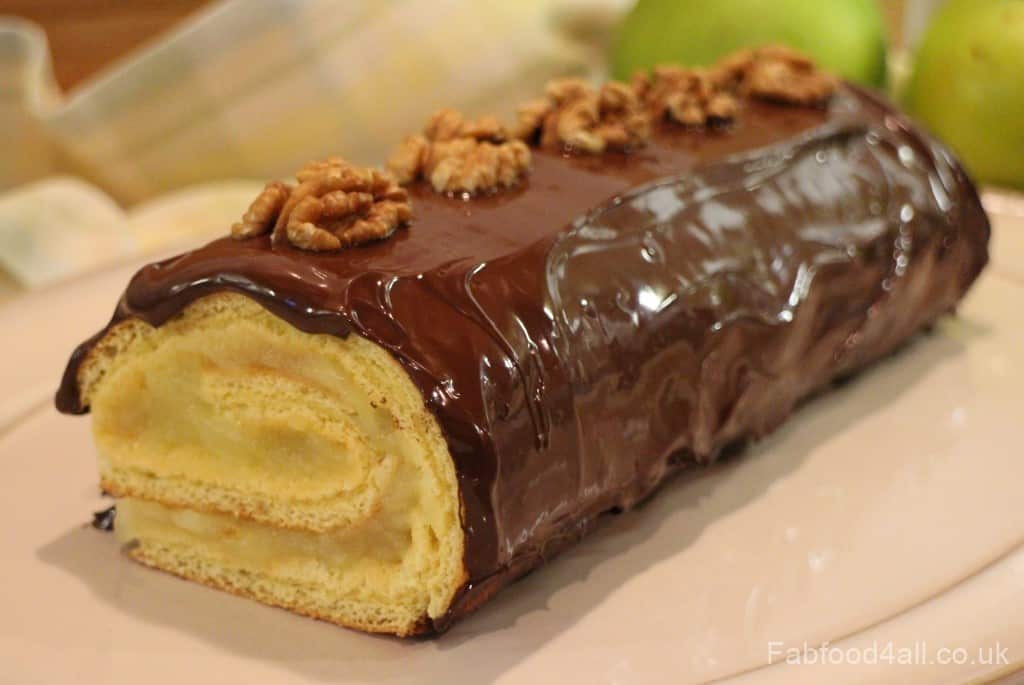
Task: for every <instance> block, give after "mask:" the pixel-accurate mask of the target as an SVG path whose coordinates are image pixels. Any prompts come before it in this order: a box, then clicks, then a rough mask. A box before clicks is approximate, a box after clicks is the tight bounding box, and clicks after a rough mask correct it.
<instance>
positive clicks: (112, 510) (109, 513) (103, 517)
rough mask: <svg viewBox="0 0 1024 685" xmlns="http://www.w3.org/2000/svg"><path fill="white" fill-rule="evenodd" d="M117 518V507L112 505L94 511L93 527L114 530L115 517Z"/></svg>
mask: <svg viewBox="0 0 1024 685" xmlns="http://www.w3.org/2000/svg"><path fill="white" fill-rule="evenodd" d="M116 518H117V507H116V506H110V507H107V508H106V509H101V510H100V511H94V512H93V513H92V527H93V528H95V529H96V530H102V531H107V532H109V531H112V530H114V519H116Z"/></svg>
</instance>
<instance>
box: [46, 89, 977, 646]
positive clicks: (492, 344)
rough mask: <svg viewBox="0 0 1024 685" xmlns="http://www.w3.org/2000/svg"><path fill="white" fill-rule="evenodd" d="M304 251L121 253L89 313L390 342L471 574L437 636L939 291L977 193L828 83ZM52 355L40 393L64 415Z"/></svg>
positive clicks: (542, 170) (795, 396)
mask: <svg viewBox="0 0 1024 685" xmlns="http://www.w3.org/2000/svg"><path fill="white" fill-rule="evenodd" d="M411 194H412V201H413V208H414V217H415V218H414V222H413V224H412V226H411V227H410V228H409V229H407V230H402V231H399V232H398V233H397V234H396V235H395V236H393V237H392V238H391V239H389V240H385V241H383V242H380V243H376V244H372V245H368V246H364V247H360V248H355V249H350V250H345V251H341V252H336V253H330V254H314V253H308V252H302V251H299V250H296V249H294V248H292V247H289V246H287V245H281V246H271V244H270V241H269V239H267V238H265V237H264V238H254V239H250V240H246V241H241V242H238V241H233V240H231V239H228V238H225V239H222V240H218V241H215V242H213V243H211V244H209V245H207V246H205V247H203V248H200V249H198V250H196V251H194V252H190V253H187V254H185V255H182V256H180V257H177V258H174V259H171V260H168V261H165V262H161V263H158V264H153V265H150V266H147V267H145V268H144V269H142V270H141V271H140V272H139V273H138V274H137V275H136V276H135V277H134V279H133V280H132V282H131V284H130V285H129V287H128V289H127V291H126V293H125V295H124V297H123V298H122V300H121V302H120V304H119V306H118V309H117V312H116V313H115V315H114V319H113V321H112V322H111V323H112V324H113V323H115V322H117V321H119V320H121V319H123V318H125V317H129V316H134V317H139V318H141V319H144V320H146V321H148V322H150V323H151V324H153V325H160V324H162V323H163V322H164V321H166V320H168V319H169V318H170V317H172V316H174V315H175V314H177V313H179V312H180V311H181V310H182V309H183V308H184V307H185V306H186V305H187V304H188V303H189V302H191V301H193V300H194V299H196V298H198V297H201V296H203V295H206V294H209V293H212V292H216V291H224V290H230V291H236V292H240V293H244V294H246V295H249V296H251V297H252V298H254V299H255V300H257V301H259V302H260V303H262V304H263V305H264V306H265V307H267V309H269V310H270V311H272V312H273V313H275V314H277V315H278V316H281V317H282V318H284V319H286V320H288V321H289V322H291V323H292V324H293V325H295V326H296V327H298V328H300V329H302V330H304V331H308V332H313V333H329V334H332V335H337V336H346V335H348V334H350V333H353V332H354V333H357V334H359V335H363V336H365V337H367V338H369V339H370V340H373V341H375V342H377V343H379V344H380V345H382V346H384V347H385V348H386V349H388V350H389V351H390V352H391V353H392V354H393V355H394V357H395V358H396V359H397V360H398V361H399V362H400V363H401V364H402V365H403V367H404V368H405V369H406V370H407V371H408V373H409V375H410V377H411V378H412V380H413V381H414V383H415V384H416V385H417V386H418V387H419V388H420V390H421V391H422V393H423V397H424V400H425V401H426V403H427V405H428V406H429V407H430V408H431V410H432V411H433V412H434V414H435V415H436V416H437V418H438V420H439V423H440V425H441V427H442V430H443V432H444V434H445V437H446V439H447V441H448V445H449V448H450V451H451V454H452V457H453V459H454V462H455V466H456V470H457V474H458V479H459V486H460V493H461V496H462V499H463V519H464V521H463V525H464V529H465V540H466V556H465V565H466V568H467V571H468V573H469V578H470V580H469V582H468V583H467V585H466V586H465V587H464V588H463V589H462V591H460V593H459V595H458V597H457V598H456V601H455V602H454V603H453V606H452V608H451V610H450V611H449V613H448V615H447V616H446V617H444V619H442V620H440V621H436V622H434V623H433V624H432V625H429V626H424V629H425V630H431V629H433V630H442V629H444V628H445V627H447V625H449V624H450V622H451V620H452V619H453V618H457V617H458V616H460V615H462V614H464V613H466V612H467V611H469V610H471V609H473V608H475V607H476V606H478V605H479V604H480V603H481V602H483V601H484V600H485V599H486V598H487V597H489V596H490V595H491V594H493V593H494V592H495V591H497V590H498V589H500V587H502V586H503V585H505V584H507V583H508V582H510V581H511V580H513V579H514V578H515V577H518V576H519V575H521V574H522V573H524V572H526V571H528V570H529V569H531V568H532V567H534V566H536V565H537V564H538V563H540V562H541V561H542V560H543V559H544V558H546V557H547V556H550V555H551V554H553V553H555V552H556V551H557V550H558V549H559V548H561V547H562V546H564V545H565V544H568V543H569V542H571V541H573V540H575V539H576V538H578V537H579V536H580V535H581V534H582V533H583V532H584V531H585V530H586V529H587V528H588V527H589V525H590V524H591V523H592V522H593V520H594V519H595V518H596V517H597V516H598V515H599V514H601V513H602V512H606V511H609V510H613V509H625V508H629V507H631V506H633V505H635V504H636V503H637V502H639V501H640V500H642V499H643V498H645V497H647V496H648V495H650V494H651V493H652V492H653V491H654V489H655V488H656V487H657V486H658V485H659V484H660V483H661V482H662V481H663V480H664V479H665V478H666V476H668V475H669V474H671V473H673V472H675V471H678V470H679V469H680V468H682V467H684V466H687V465H691V466H692V465H696V464H706V463H709V462H711V461H712V460H713V459H714V458H715V457H716V456H717V455H718V454H719V453H720V451H721V450H722V449H723V448H724V447H726V446H728V445H729V444H732V443H735V442H737V441H741V440H746V439H751V438H757V437H760V436H762V435H764V434H766V433H767V432H769V431H771V430H772V429H773V428H774V427H776V426H777V425H778V424H779V423H780V422H781V421H782V420H783V419H784V418H785V417H786V416H787V415H788V414H789V413H790V412H791V411H792V409H793V407H794V406H795V405H796V403H797V402H798V401H800V400H801V399H802V398H804V397H806V396H808V395H809V394H811V393H813V392H815V391H816V390H818V389H821V388H823V387H825V386H826V385H828V384H829V383H830V382H831V381H833V380H834V379H836V378H837V377H840V376H843V375H846V374H849V373H851V372H853V371H854V370H856V369H857V368H859V367H861V366H863V365H864V364H865V363H867V362H870V361H872V360H874V359H876V358H878V357H880V356H882V355H884V354H886V353H887V352H889V351H891V350H892V349H894V348H895V347H896V346H898V345H899V344H900V343H901V342H903V341H905V340H906V339H907V338H909V337H910V336H911V335H912V334H913V333H914V332H915V331H917V330H918V329H920V328H922V327H923V326H926V325H927V324H929V323H930V322H932V321H933V320H934V319H935V318H936V317H938V316H939V315H941V314H943V313H944V312H947V311H949V310H950V309H952V308H953V307H954V305H955V304H956V302H957V301H958V300H959V298H960V297H961V296H962V295H963V293H964V292H965V291H966V289H967V288H968V286H969V285H970V284H971V282H972V281H973V280H974V278H975V277H976V276H977V274H978V272H979V271H980V270H981V268H982V267H983V266H984V264H985V262H986V259H987V252H986V246H987V241H988V234H989V228H988V222H987V219H986V217H985V215H984V212H983V211H982V208H981V205H980V203H979V200H978V197H977V194H976V192H975V190H974V188H973V186H972V184H971V183H970V181H969V180H968V179H967V178H966V176H965V175H964V173H963V171H962V169H961V168H960V167H959V165H958V164H957V163H956V162H955V161H954V160H953V159H952V158H951V157H950V155H949V154H948V153H947V152H946V151H945V149H943V148H942V147H940V146H938V145H936V144H935V143H934V142H932V141H931V140H930V139H928V138H927V137H926V136H924V135H922V134H921V133H919V132H917V131H915V130H914V129H913V128H912V127H911V126H910V125H909V124H908V123H907V122H906V121H905V120H904V119H902V118H901V117H900V116H898V115H896V114H895V113H894V112H893V111H892V110H891V109H890V108H889V107H888V106H887V105H885V104H883V103H881V102H879V101H877V100H876V99H874V98H873V97H872V96H870V95H868V94H866V93H864V92H862V91H859V90H855V89H853V88H851V87H847V86H844V87H842V88H841V89H840V92H839V93H838V94H837V96H836V97H835V98H833V100H832V103H831V104H830V106H829V107H828V108H827V109H814V108H801V107H791V106H785V105H772V104H767V103H759V102H747V103H745V104H744V105H743V109H742V110H741V112H740V113H739V116H738V123H737V124H735V125H734V126H733V127H730V128H729V129H723V130H707V131H688V130H684V129H682V128H681V127H677V126H674V125H670V124H663V125H660V126H659V127H658V128H657V130H656V131H655V133H654V137H653V140H652V142H651V144H650V145H649V146H648V147H646V148H644V149H642V150H639V151H637V152H634V153H632V154H628V155H625V154H607V155H602V156H596V157H588V156H571V155H563V154H558V153H554V152H547V151H542V150H536V151H535V154H534V164H533V170H532V172H531V174H530V176H529V177H528V179H527V180H526V181H525V182H524V183H523V184H521V185H520V186H519V187H516V188H514V189H512V190H508V191H503V192H500V193H497V194H495V195H493V196H490V197H485V198H477V199H472V200H464V199H461V198H451V197H445V196H441V195H438V194H435V193H433V192H432V191H431V190H430V189H429V188H427V187H425V186H417V187H414V188H413V189H412V192H411ZM90 344H91V341H90V342H87V343H85V344H84V345H83V346H82V347H81V348H79V350H77V351H76V353H75V355H74V356H73V357H72V361H71V362H70V364H69V366H68V370H67V371H66V373H65V377H64V382H63V385H62V388H61V390H60V392H59V394H58V407H59V408H60V409H61V410H62V411H65V412H81V411H85V410H86V409H87V408H86V407H82V406H81V405H80V403H79V398H78V388H77V384H76V380H75V375H76V370H77V365H78V363H79V362H80V360H81V359H82V357H83V355H84V354H85V353H86V352H87V350H88V348H89V346H90Z"/></svg>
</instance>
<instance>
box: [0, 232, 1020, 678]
mask: <svg viewBox="0 0 1024 685" xmlns="http://www.w3.org/2000/svg"><path fill="white" fill-rule="evenodd" d="M1003 221H1004V220H1003V219H1000V222H1003ZM1011 221H1012V219H1009V218H1008V219H1005V225H1001V226H1000V228H1001V229H1002V230H1004V231H1008V232H1010V231H1015V230H1016V231H1024V226H1020V227H1019V228H1018V227H1016V226H1013V225H1011V223H1010V222H1011ZM1021 224H1024V222H1021ZM1006 235H1007V236H1012V237H1016V238H1019V236H1020V235H1021V234H1020V233H1016V234H1011V233H1007V234H1006ZM1020 244H1021V241H1020V240H1019V239H1017V240H1001V239H998V238H997V240H996V243H995V245H996V249H997V250H999V253H998V254H997V255H996V259H995V264H996V267H995V268H992V269H990V270H989V271H988V272H986V274H985V275H984V276H983V277H982V279H981V280H980V282H979V283H978V285H977V286H976V288H975V289H974V290H973V291H972V292H971V294H970V295H969V297H968V298H967V300H966V302H965V303H964V305H963V306H962V308H961V312H960V316H959V317H958V318H957V319H947V320H945V321H943V322H942V324H941V325H940V326H939V327H938V328H937V330H936V331H935V333H934V334H932V335H929V336H925V337H923V338H922V339H920V340H918V341H917V342H915V343H914V344H913V345H912V346H911V347H910V348H908V349H906V350H905V351H903V352H902V353H900V354H899V355H897V356H896V357H894V358H892V359H890V360H887V361H885V362H883V363H882V364H880V365H878V366H877V367H875V368H873V369H872V370H870V371H869V372H868V373H866V374H864V375H862V376H861V377H859V378H857V379H855V380H854V381H853V382H851V383H849V384H847V385H846V386H844V387H842V388H840V389H838V390H836V391H834V392H832V393H830V394H828V395H826V396H825V397H823V398H821V399H819V400H816V401H814V402H813V403H811V404H809V405H807V406H806V407H805V408H803V409H801V410H800V411H799V412H797V414H796V415H795V416H793V417H792V419H791V420H790V421H789V422H788V423H787V424H786V425H785V426H784V427H783V428H782V429H781V430H780V431H779V432H778V433H776V434H775V435H774V436H772V437H771V438H769V439H768V440H766V441H764V442H763V443H761V444H760V445H758V446H756V447H755V448H754V449H750V450H748V451H747V452H746V453H745V454H744V455H743V456H742V458H740V459H738V460H736V461H734V462H732V463H730V464H727V465H724V466H722V467H718V468H716V469H715V470H714V471H713V472H711V473H709V474H708V475H706V476H705V477H703V478H700V479H697V480H695V481H691V482H687V483H682V482H678V483H675V484H673V485H670V486H669V487H667V488H666V489H665V490H664V491H663V492H662V493H661V494H660V495H659V496H658V497H657V498H655V500H654V501H652V502H651V503H650V504H649V505H648V506H646V507H643V508H642V509H641V510H640V511H636V512H632V513H629V514H625V515H622V516H618V517H614V518H609V519H608V521H607V522H606V524H605V525H604V526H603V527H601V528H600V529H599V530H598V531H597V533H596V534H594V535H592V536H591V537H589V538H587V539H586V540H584V541H583V543H581V544H580V545H578V546H577V547H575V548H573V549H572V550H571V551H569V552H567V553H566V554H564V555H563V556H562V557H561V558H559V559H558V560H557V561H555V562H553V563H551V564H549V565H548V566H546V567H544V568H542V569H541V570H539V571H538V572H536V573H534V574H533V575H531V576H530V577H528V578H527V579H525V580H524V581H522V582H520V583H518V584H516V585H515V586H513V587H512V588H510V589H508V590H506V591H505V592H504V593H502V594H501V595H500V596H499V597H498V598H497V599H496V600H495V601H494V602H492V603H490V604H489V605H487V606H485V607H484V608H483V609H482V610H481V611H480V612H479V613H478V614H476V615H475V616H473V617H471V618H470V619H468V620H466V621H464V622H463V623H460V624H458V625H457V626H456V627H455V628H454V629H453V630H452V631H451V632H450V633H448V634H447V635H445V636H444V637H442V638H441V639H438V640H433V641H424V640H420V641H400V640H396V639H390V638H379V637H370V636H366V635H361V634H358V633H354V632H351V631H347V630H344V629H340V628H336V627H333V626H330V625H327V624H323V623H318V622H315V621H312V620H308V619H304V618H300V617H296V616H293V615H290V614H288V613H286V612H284V611H280V610H276V609H271V608H267V607H263V606H261V605H258V604H255V603H253V602H249V601H246V600H243V599H238V598H236V597H232V596H229V595H226V594H223V593H219V592H215V591H213V590H208V589H206V588H203V587H200V586H197V585H193V584H190V583H187V582H184V581H181V580H178V579H175V578H172V577H170V576H167V575H164V574H161V573H158V572H155V571H150V570H147V569H143V568H141V567H139V566H137V565H135V564H134V563H132V562H130V561H128V560H127V559H126V558H125V557H123V556H122V555H121V554H120V553H119V551H118V549H117V546H116V544H115V542H114V540H113V538H112V536H110V535H107V534H104V533H101V532H98V531H96V530H93V529H91V528H90V527H88V526H87V525H84V524H85V522H86V521H87V520H88V519H89V518H90V512H92V511H93V510H94V509H98V508H101V507H102V506H104V502H103V500H102V499H101V498H100V497H99V495H98V493H97V489H96V475H95V472H94V465H93V458H94V453H93V448H92V445H91V442H90V439H89V421H88V419H87V418H72V417H66V416H60V415H58V414H57V413H56V412H55V411H54V410H53V409H52V408H51V407H50V394H51V393H52V390H53V388H54V385H55V383H56V380H57V378H58V376H59V373H60V371H61V370H62V368H63V364H64V362H65V360H66V356H67V354H68V353H69V352H70V349H71V347H72V345H73V344H74V343H75V342H77V341H78V340H79V339H81V338H83V337H85V335H86V334H89V333H91V332H93V330H95V329H96V328H98V327H99V326H100V325H101V324H102V323H103V322H104V320H105V319H106V317H107V316H108V315H109V313H110V311H111V309H112V307H113V303H114V302H115V300H116V298H117V296H118V294H119V292H120V290H121V288H122V287H123V285H124V283H125V281H126V279H127V276H128V274H129V273H130V272H131V268H126V269H119V270H117V271H113V272H109V273H105V274H100V275H97V276H93V277H90V278H86V279H83V280H80V281H78V282H76V283H74V284H71V285H67V286H63V287H59V288H54V289H50V290H48V291H45V292H41V293H37V294H34V295H32V296H29V297H25V298H23V299H21V300H18V301H15V302H13V303H11V304H9V305H6V306H5V307H4V308H2V309H0V326H2V327H3V329H2V330H4V331H5V333H6V339H5V342H4V354H3V355H0V357H2V358H0V377H2V378H3V390H2V396H0V463H2V464H3V468H4V470H5V474H6V479H5V486H4V487H5V492H4V496H3V497H2V498H0V517H2V519H0V520H2V521H3V524H4V530H5V533H4V544H3V545H2V546H0V569H2V573H3V576H2V580H3V582H2V583H0V607H2V617H0V665H2V666H0V682H4V683H7V682H10V683H18V684H19V685H20V684H21V683H34V682H43V683H69V682H75V683H82V684H83V685H93V684H100V683H103V684H105V685H113V684H120V683H132V685H136V684H137V683H139V682H145V683H147V684H148V685H158V684H161V683H174V684H175V685H180V683H183V682H196V683H198V682H214V680H215V679H216V678H225V679H226V681H227V682H239V683H265V682H288V681H298V682H324V683H326V682H330V683H362V682H374V683H380V682H387V683H403V682H445V683H462V682H466V683H484V682H501V683H546V682H585V683H655V682H666V683H668V682H671V683H689V682H700V681H704V680H709V679H723V680H725V681H726V682H730V683H732V682H737V683H740V682H742V683H776V682H779V683H781V682H793V681H795V680H799V681H804V682H834V683H844V682H848V683H918V682H920V683H941V682H949V683H957V682H966V681H969V680H975V679H980V680H982V681H990V680H992V679H995V678H998V677H1003V676H1006V675H1007V674H1008V673H1012V672H1014V671H1015V670H1017V669H1021V668H1024V580H1022V579H1024V546H1022V545H1024V506H1022V504H1021V502H1022V496H1021V489H1022V484H1024V448H1022V445H1024V401H1022V399H1021V388H1024V315H1022V309H1021V301H1022V299H1024V280H1020V276H1019V274H1021V273H1024V272H1022V271H1021V269H1020V265H1022V264H1024V253H1019V252H1017V253H1015V250H1016V248H1012V247H1005V248H1004V246H1007V245H1010V246H1012V245H1020ZM825 641H828V642H829V643H830V645H831V646H832V647H835V648H838V649H831V650H827V651H825V652H824V653H823V652H820V651H815V652H813V653H812V654H813V655H817V656H818V658H819V660H820V659H821V658H822V656H824V657H825V658H826V660H828V661H843V662H846V663H835V664H826V665H824V666H820V665H819V666H812V665H807V664H800V665H796V664H786V663H784V662H782V659H783V657H784V656H785V653H783V654H779V650H783V649H785V648H787V647H799V646H800V645H802V643H804V642H806V643H808V645H810V646H814V645H819V644H821V643H822V642H825ZM872 646H874V651H872V649H871V648H872ZM1000 648H1002V650H1003V651H1002V652H999V651H997V650H999V649H1000ZM979 649H980V650H982V651H981V652H980V654H979ZM901 650H906V651H901ZM958 650H962V651H958ZM988 650H992V652H993V657H994V658H995V660H996V661H998V662H1000V663H995V664H986V663H980V661H985V660H991V659H988V658H987V657H988V656H989V652H988ZM770 651H773V652H774V654H775V655H776V656H775V657H774V661H776V663H774V664H773V665H770V666H766V664H767V661H768V660H769V654H770ZM873 654H874V656H872V655H873ZM809 656H811V655H808V657H809ZM979 656H980V658H979ZM1004 656H1005V658H1006V663H1002V662H1001V661H1002V657H1004ZM890 657H891V659H892V660H898V659H899V658H901V657H902V658H904V659H912V660H914V661H915V662H919V661H920V662H922V663H915V664H913V665H898V664H890V663H887V662H888V661H889V660H890ZM857 658H860V659H861V660H865V659H866V660H868V661H875V662H877V663H874V664H868V665H863V664H860V665H857V664H850V663H848V662H849V661H850V660H855V659H857ZM940 661H963V662H964V663H939V662H940ZM556 679H557V680H556Z"/></svg>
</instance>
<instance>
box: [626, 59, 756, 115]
mask: <svg viewBox="0 0 1024 685" xmlns="http://www.w3.org/2000/svg"><path fill="white" fill-rule="evenodd" d="M633 90H634V91H635V92H636V94H637V97H639V98H640V99H641V100H643V102H644V103H645V104H646V105H647V106H648V107H649V108H650V109H651V111H652V112H653V114H654V116H656V117H659V118H662V117H668V118H669V119H671V120H672V121H676V122H678V123H680V124H684V125H686V126H704V125H706V124H712V123H718V122H726V121H730V120H732V119H733V118H735V116H736V109H737V101H736V97H735V96H734V95H733V94H732V93H729V92H726V91H725V90H723V89H722V88H720V87H719V86H718V85H717V84H716V83H715V80H714V79H713V78H712V75H711V74H710V73H709V72H708V71H705V70H702V69H686V68H683V67H678V66H671V65H663V66H658V67H655V68H654V71H653V74H652V75H650V76H648V75H647V74H645V73H643V72H638V73H637V74H636V75H635V76H634V77H633Z"/></svg>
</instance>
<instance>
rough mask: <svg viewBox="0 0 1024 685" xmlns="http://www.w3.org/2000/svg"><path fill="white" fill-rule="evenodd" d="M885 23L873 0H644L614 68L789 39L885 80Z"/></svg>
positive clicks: (861, 76)
mask: <svg viewBox="0 0 1024 685" xmlns="http://www.w3.org/2000/svg"><path fill="white" fill-rule="evenodd" d="M884 24H885V22H884V19H883V18H882V15H881V12H880V11H879V9H878V5H877V1H876V0H639V2H637V4H636V6H635V7H634V9H633V11H632V12H631V13H630V14H629V15H628V16H627V17H626V19H625V21H624V22H623V25H622V27H621V28H620V30H619V33H618V35H617V37H616V40H615V42H614V45H613V48H612V72H613V73H614V74H615V76H616V77H617V78H628V77H629V76H630V75H632V74H633V72H635V71H636V70H637V69H641V68H649V67H651V66H653V65H655V64H658V63H661V62H677V63H681V64H685V65H694V66H698V65H708V64H711V63H713V62H714V61H715V60H717V59H718V58H719V57H722V56H723V55H727V54H729V53H730V52H734V51H736V50H738V49H740V48H744V47H751V46H757V45H764V44H767V43H784V44H786V45H789V46H791V47H794V48H797V49H799V50H802V51H803V52H805V53H807V54H809V55H811V56H812V57H813V58H814V59H815V60H816V61H817V62H818V64H819V65H821V66H822V67H824V68H826V69H828V70H829V71H832V72H834V73H836V74H839V75H840V76H843V77H845V78H848V79H850V80H852V81H857V82H859V83H863V84H865V85H869V86H881V85H882V84H883V83H884V81H885V68H886V67H885V29H884Z"/></svg>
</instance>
